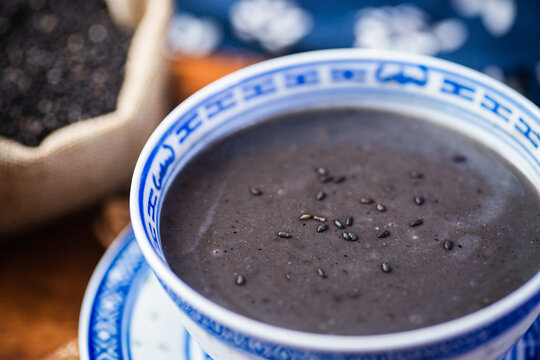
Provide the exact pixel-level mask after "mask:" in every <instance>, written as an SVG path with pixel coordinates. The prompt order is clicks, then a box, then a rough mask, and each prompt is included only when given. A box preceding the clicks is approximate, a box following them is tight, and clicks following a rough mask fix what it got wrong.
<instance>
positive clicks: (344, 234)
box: [341, 232, 351, 241]
mask: <svg viewBox="0 0 540 360" xmlns="http://www.w3.org/2000/svg"><path fill="white" fill-rule="evenodd" d="M341 236H343V238H344V239H345V240H347V241H350V240H351V238H350V236H349V233H346V232H344V233H343V234H341Z"/></svg>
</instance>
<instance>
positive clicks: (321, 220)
mask: <svg viewBox="0 0 540 360" xmlns="http://www.w3.org/2000/svg"><path fill="white" fill-rule="evenodd" d="M313 220H317V221H320V222H325V221H326V218H325V217H322V216H317V215H313Z"/></svg>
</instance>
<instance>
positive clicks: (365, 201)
mask: <svg viewBox="0 0 540 360" xmlns="http://www.w3.org/2000/svg"><path fill="white" fill-rule="evenodd" d="M360 203H361V204H364V205H368V204H373V199H370V198H361V199H360Z"/></svg>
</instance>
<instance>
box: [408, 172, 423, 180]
mask: <svg viewBox="0 0 540 360" xmlns="http://www.w3.org/2000/svg"><path fill="white" fill-rule="evenodd" d="M410 175H411V177H412V178H413V179H423V178H424V174H422V173H419V172H417V171H411V172H410Z"/></svg>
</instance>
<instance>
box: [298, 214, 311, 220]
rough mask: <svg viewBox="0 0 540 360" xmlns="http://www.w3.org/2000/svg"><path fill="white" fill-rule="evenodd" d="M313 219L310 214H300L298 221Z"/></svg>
mask: <svg viewBox="0 0 540 360" xmlns="http://www.w3.org/2000/svg"><path fill="white" fill-rule="evenodd" d="M312 217H313V215H310V214H302V215H300V220H309V219H311V218H312Z"/></svg>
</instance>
